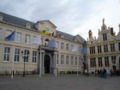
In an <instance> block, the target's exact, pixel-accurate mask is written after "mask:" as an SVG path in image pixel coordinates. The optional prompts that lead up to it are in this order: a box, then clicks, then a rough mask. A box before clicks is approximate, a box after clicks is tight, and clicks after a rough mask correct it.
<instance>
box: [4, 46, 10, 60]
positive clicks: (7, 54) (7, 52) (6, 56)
mask: <svg viewBox="0 0 120 90" xmlns="http://www.w3.org/2000/svg"><path fill="white" fill-rule="evenodd" d="M9 59H10V47H5V48H4V61H9Z"/></svg>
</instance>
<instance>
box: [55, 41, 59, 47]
mask: <svg viewBox="0 0 120 90" xmlns="http://www.w3.org/2000/svg"><path fill="white" fill-rule="evenodd" d="M56 47H57V49H59V42H58V41H57V42H56Z"/></svg>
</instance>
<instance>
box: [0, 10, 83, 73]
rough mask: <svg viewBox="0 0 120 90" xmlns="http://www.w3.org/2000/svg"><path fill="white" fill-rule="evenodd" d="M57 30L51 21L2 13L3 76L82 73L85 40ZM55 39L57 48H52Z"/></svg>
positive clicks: (0, 68)
mask: <svg viewBox="0 0 120 90" xmlns="http://www.w3.org/2000/svg"><path fill="white" fill-rule="evenodd" d="M56 28H57V27H56V26H55V25H54V24H53V23H52V22H51V21H49V20H43V21H38V22H36V23H34V22H30V21H27V20H24V19H21V18H18V17H14V16H11V15H8V14H5V13H2V12H0V74H11V73H13V72H14V73H15V74H22V73H25V74H31V73H40V74H41V75H42V74H45V73H56V72H57V73H61V72H64V73H67V72H78V71H79V72H82V70H83V62H84V58H83V54H82V53H81V49H82V47H83V44H84V43H85V40H84V39H83V38H82V37H81V36H80V35H76V36H73V35H69V34H67V33H64V32H61V31H58V30H56ZM46 31H47V32H46ZM41 32H42V33H41ZM13 34H14V35H13ZM12 35H13V36H12ZM11 36H12V39H10V38H11ZM36 39H37V41H36ZM52 40H53V41H55V47H48V44H49V41H52ZM52 44H53V43H52ZM53 46H54V45H53Z"/></svg>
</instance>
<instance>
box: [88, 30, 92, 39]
mask: <svg viewBox="0 0 120 90" xmlns="http://www.w3.org/2000/svg"><path fill="white" fill-rule="evenodd" d="M88 35H89V39H92V31H91V30H89V32H88Z"/></svg>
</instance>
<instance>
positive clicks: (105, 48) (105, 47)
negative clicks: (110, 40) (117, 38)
mask: <svg viewBox="0 0 120 90" xmlns="http://www.w3.org/2000/svg"><path fill="white" fill-rule="evenodd" d="M103 47H104V52H108V45H107V44H106V45H104V46H103Z"/></svg>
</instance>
